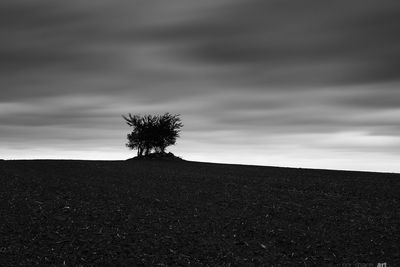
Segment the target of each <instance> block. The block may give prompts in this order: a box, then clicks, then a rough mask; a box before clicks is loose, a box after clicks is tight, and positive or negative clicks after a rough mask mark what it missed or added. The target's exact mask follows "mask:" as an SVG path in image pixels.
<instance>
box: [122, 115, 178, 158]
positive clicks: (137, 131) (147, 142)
mask: <svg viewBox="0 0 400 267" xmlns="http://www.w3.org/2000/svg"><path fill="white" fill-rule="evenodd" d="M122 117H123V118H124V120H125V122H126V123H127V124H128V125H129V126H131V127H132V128H133V130H132V132H131V133H129V134H128V135H127V138H128V142H127V143H126V146H127V147H129V148H130V149H137V151H138V153H137V155H138V156H139V157H140V156H143V155H149V154H150V153H151V152H152V151H154V152H157V153H165V149H166V147H168V146H170V145H174V144H175V143H176V139H177V138H178V137H179V132H180V129H181V128H182V127H183V124H182V121H181V118H180V115H179V114H175V115H173V114H170V113H168V112H167V113H164V114H163V115H143V116H142V115H139V114H136V115H132V114H130V113H129V114H128V116H124V115H122Z"/></svg>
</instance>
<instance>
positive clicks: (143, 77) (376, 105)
mask: <svg viewBox="0 0 400 267" xmlns="http://www.w3.org/2000/svg"><path fill="white" fill-rule="evenodd" d="M399 29H400V2H399V1H395V0H393V1H391V0H379V1H370V0H336V1H325V0H303V1H292V0H290V1H288V0H218V1H215V0H201V1H198V0H168V1H166V0H155V1H153V0H141V1H139V0H126V1H125V0H96V1H82V0H68V1H54V0H35V1H31V0H18V1H16V0H2V1H1V3H0V40H1V41H0V70H1V78H0V85H1V89H0V90H1V91H0V93H1V95H0V96H1V98H0V127H1V128H0V158H4V159H21V158H75V159H126V158H128V157H132V156H134V155H135V152H132V151H129V150H128V149H127V148H125V147H124V143H125V141H126V140H125V138H126V134H127V133H128V132H129V130H130V129H129V127H128V126H127V125H126V124H124V122H123V120H122V118H121V114H127V113H142V114H145V113H153V114H155V113H164V112H171V113H179V114H181V117H182V120H183V122H184V124H185V126H184V128H183V131H182V134H181V138H180V139H178V142H177V145H176V146H173V147H170V148H169V151H171V152H173V153H175V154H177V155H179V156H182V157H183V158H185V159H188V160H199V161H212V162H229V163H245V164H257V165H275V166H293V167H313V168H331V169H355V170H372V171H388V172H400V164H398V162H400V35H399Z"/></svg>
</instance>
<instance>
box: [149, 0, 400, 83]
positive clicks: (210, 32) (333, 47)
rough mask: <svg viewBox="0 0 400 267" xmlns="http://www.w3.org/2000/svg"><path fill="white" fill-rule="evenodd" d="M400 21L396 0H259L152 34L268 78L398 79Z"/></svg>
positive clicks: (207, 59) (186, 51)
mask: <svg viewBox="0 0 400 267" xmlns="http://www.w3.org/2000/svg"><path fill="white" fill-rule="evenodd" d="M399 27H400V4H399V3H397V2H394V1H383V2H379V3H378V2H372V1H367V2H365V1H331V2H328V1H302V2H298V3H294V2H293V1H257V0H253V1H241V2H237V4H235V5H232V6H230V7H227V8H226V9H224V10H221V12H218V13H217V12H216V13H213V14H211V15H210V16H208V17H207V18H206V19H201V20H197V21H193V22H189V23H186V24H181V25H172V26H171V27H169V28H167V29H165V28H157V29H155V30H154V31H153V32H150V33H149V36H150V37H151V38H153V39H154V40H161V41H164V42H173V43H179V44H180V43H184V46H179V48H180V49H181V48H183V53H182V51H181V50H179V51H177V52H176V53H177V54H178V55H180V56H181V57H182V59H183V60H189V59H192V60H194V61H199V62H204V63H207V64H218V65H221V67H224V68H230V67H236V66H238V67H241V68H243V69H245V70H246V69H248V70H255V71H256V73H255V74H254V75H251V76H252V77H253V78H257V79H261V80H262V81H263V82H264V83H265V84H268V83H269V82H272V83H279V84H282V83H283V84H284V83H290V84H291V85H297V86H298V85H313V84H314V83H317V85H330V84H348V83H355V84H359V83H369V82H377V81H382V80H398V78H399V73H398V71H397V69H398V68H399V61H398V58H400V38H399V37H398V34H397V31H398V28H399ZM260 69H262V70H263V72H261V73H260V71H259V70H260ZM277 69H278V71H277V72H276V70H277ZM285 70H286V71H287V70H288V71H287V73H286V75H285V74H284V71H285ZM257 72H258V73H257ZM295 72H300V73H301V74H300V75H293V74H295ZM246 73H247V72H246ZM257 74H258V75H260V76H262V77H254V76H257Z"/></svg>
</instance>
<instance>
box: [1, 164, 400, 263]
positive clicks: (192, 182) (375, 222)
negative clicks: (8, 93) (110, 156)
mask: <svg viewBox="0 0 400 267" xmlns="http://www.w3.org/2000/svg"><path fill="white" fill-rule="evenodd" d="M0 199H1V202H0V214H1V217H0V266H14V265H26V266H33V265H56V266H62V265H67V266H77V265H78V266H79V265H83V266H91V265H114V266H115V265H129V266H131V265H133V266H135V265H146V266H179V265H180V266H187V265H193V266H198V265H209V266H229V265H233V266H253V265H254V266H258V265H267V266H271V265H274V266H292V265H293V266H315V265H328V266H329V264H340V265H337V266H342V264H345V263H347V264H350V263H352V264H353V265H351V266H356V265H354V264H355V263H371V264H372V263H373V264H374V265H373V266H377V263H383V262H386V263H387V266H400V229H399V226H400V175H399V174H384V173H366V172H365V173H363V172H345V171H326V170H307V169H289V168H273V167H256V166H239V165H223V164H206V163H195V162H186V161H181V162H178V161H177V162H175V161H173V162H166V161H161V162H159V161H126V162H124V161H114V162H112V161H108V162H107V161H0ZM347 266H350V265H347ZM359 266H361V265H359ZM365 266H372V265H365Z"/></svg>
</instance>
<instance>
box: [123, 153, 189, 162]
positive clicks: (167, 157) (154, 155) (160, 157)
mask: <svg viewBox="0 0 400 267" xmlns="http://www.w3.org/2000/svg"><path fill="white" fill-rule="evenodd" d="M154 159H156V160H183V159H182V158H180V157H177V156H175V155H174V154H173V153H171V152H169V153H151V154H149V155H145V156H136V157H134V158H130V159H127V160H154Z"/></svg>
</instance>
